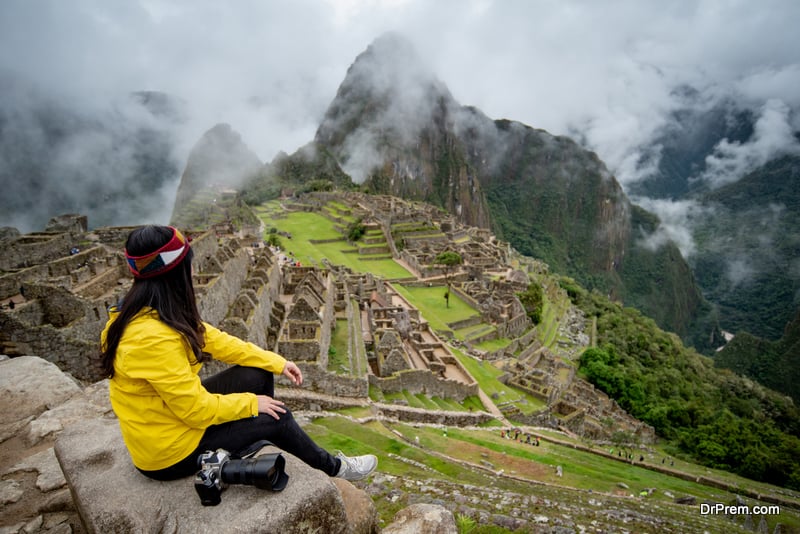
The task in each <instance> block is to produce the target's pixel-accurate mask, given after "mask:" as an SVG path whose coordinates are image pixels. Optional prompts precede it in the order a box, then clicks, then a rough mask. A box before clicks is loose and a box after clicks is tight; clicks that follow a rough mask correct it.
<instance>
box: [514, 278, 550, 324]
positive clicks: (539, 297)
mask: <svg viewBox="0 0 800 534" xmlns="http://www.w3.org/2000/svg"><path fill="white" fill-rule="evenodd" d="M517 297H518V298H519V301H520V303H522V305H523V306H524V307H525V312H526V313H527V314H528V317H530V319H531V321H533V324H539V322H540V321H541V320H542V307H543V306H544V292H543V291H542V286H540V285H539V284H536V283H533V284H529V285H528V288H527V289H526V290H525V291H523V292H522V293H517Z"/></svg>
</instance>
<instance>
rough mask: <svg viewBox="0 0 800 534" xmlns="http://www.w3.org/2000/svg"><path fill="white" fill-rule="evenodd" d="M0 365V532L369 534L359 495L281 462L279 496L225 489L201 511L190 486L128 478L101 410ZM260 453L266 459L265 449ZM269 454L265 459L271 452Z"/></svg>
mask: <svg viewBox="0 0 800 534" xmlns="http://www.w3.org/2000/svg"><path fill="white" fill-rule="evenodd" d="M2 358H4V359H3V360H2V361H0V475H1V476H2V480H1V481H0V502H2V506H3V514H0V532H3V533H4V534H6V533H8V534H11V533H21V532H25V533H30V532H41V533H50V532H52V533H64V532H75V533H80V532H103V533H104V532H161V531H169V532H176V533H178V532H191V533H195V532H230V531H232V530H233V531H237V532H290V533H291V532H298V533H300V532H303V533H305V532H310V531H317V532H326V533H327V532H331V533H348V534H351V533H352V534H357V533H372V532H377V529H378V527H377V515H376V510H375V506H374V505H373V503H372V501H371V499H370V498H369V496H367V494H366V493H364V492H363V491H362V490H360V489H358V488H356V487H355V486H353V485H352V484H351V483H349V482H347V481H344V480H335V481H333V480H332V479H330V478H329V477H328V476H326V475H324V474H322V473H321V472H319V471H316V470H314V469H312V468H310V467H308V466H307V465H306V464H304V463H303V462H301V461H300V460H298V459H297V458H295V457H294V456H291V455H289V454H286V453H283V455H284V458H285V459H286V472H287V473H288V474H289V476H290V480H289V484H288V485H287V487H286V488H285V489H284V490H283V491H282V492H270V491H267V490H261V489H257V488H255V487H253V486H247V485H236V486H230V487H229V488H228V489H227V490H226V491H225V492H224V493H223V495H222V503H221V504H219V505H218V506H217V507H203V506H201V504H200V502H199V498H198V496H197V494H196V492H195V490H194V485H193V482H192V480H187V479H184V480H178V481H174V482H156V481H152V480H150V479H148V478H146V477H144V476H143V475H141V474H140V473H138V472H137V471H136V469H135V468H134V467H133V465H132V464H131V461H130V457H129V456H128V453H127V450H126V449H125V446H124V443H123V442H122V438H121V436H120V433H119V426H118V423H117V420H116V418H115V417H114V415H113V412H112V410H111V407H110V404H109V401H108V382H107V381H101V382H97V383H95V384H92V385H90V386H88V387H81V386H80V385H79V384H78V383H77V382H76V381H75V380H73V379H72V378H71V377H70V376H69V375H67V374H65V373H63V372H62V371H60V370H59V369H58V367H56V366H55V365H54V364H52V363H50V362H48V361H46V360H44V359H42V358H38V357H34V356H20V357H17V358H7V357H5V356H3V357H2ZM262 452H269V449H267V450H266V451H262ZM273 452H274V451H273Z"/></svg>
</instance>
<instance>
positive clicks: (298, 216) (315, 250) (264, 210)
mask: <svg viewBox="0 0 800 534" xmlns="http://www.w3.org/2000/svg"><path fill="white" fill-rule="evenodd" d="M257 213H258V214H259V216H260V217H261V218H262V220H263V221H264V223H265V224H266V226H267V228H270V227H274V228H276V229H277V230H278V231H280V232H288V233H289V234H291V236H292V238H291V239H288V238H287V237H284V236H279V239H280V242H281V247H282V248H283V249H284V251H285V252H286V253H287V254H290V255H292V256H293V257H294V258H295V259H296V260H297V261H299V262H300V263H301V265H322V260H323V259H327V260H328V261H329V262H331V263H333V264H334V265H342V266H345V267H349V268H350V269H352V270H353V271H356V272H360V273H366V272H371V273H374V274H375V275H377V276H380V277H382V278H387V279H397V278H410V277H411V276H412V275H411V273H409V272H408V271H407V270H406V269H405V268H403V267H402V266H401V265H400V264H398V263H397V262H396V261H394V260H393V259H391V258H385V259H380V260H371V259H369V256H362V255H359V254H358V247H357V246H353V245H351V244H350V243H348V242H347V241H346V240H345V237H344V236H343V235H342V234H341V232H339V231H338V230H337V229H336V225H335V224H334V223H333V222H332V221H331V220H330V219H327V218H325V217H323V216H322V215H320V214H319V213H314V212H286V213H285V214H283V215H281V216H280V217H274V216H273V215H274V213H275V208H274V206H273V207H270V206H268V205H264V206H262V207H261V210H259V211H257ZM329 239H340V240H341V241H335V242H333V243H311V242H310V241H311V240H329Z"/></svg>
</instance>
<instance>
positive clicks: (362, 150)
mask: <svg viewBox="0 0 800 534" xmlns="http://www.w3.org/2000/svg"><path fill="white" fill-rule="evenodd" d="M460 109H461V108H460V106H459V105H458V104H457V103H456V102H455V100H454V99H453V97H452V96H451V95H450V92H449V91H448V89H447V87H445V86H444V84H442V82H440V81H439V80H437V79H436V77H435V76H434V75H433V73H432V72H431V71H430V70H429V69H428V68H427V67H425V65H424V63H423V62H422V60H421V58H419V57H418V56H417V54H416V52H415V50H414V49H413V47H412V46H411V45H410V44H409V43H408V42H407V41H405V40H404V39H402V38H400V37H398V36H397V35H394V34H387V35H385V36H383V37H381V38H379V39H377V40H376V41H375V42H374V43H373V44H372V45H371V46H370V47H369V48H367V50H366V51H365V52H363V53H362V54H361V55H359V56H358V57H357V58H356V60H355V62H354V63H353V64H352V65H351V67H350V69H349V70H348V71H347V76H346V77H345V79H344V81H343V82H342V84H341V85H340V87H339V91H338V93H337V95H336V98H335V99H334V100H333V102H332V103H331V105H330V106H329V108H328V110H327V112H326V113H325V117H324V118H323V120H322V123H321V124H320V126H319V128H318V130H317V134H316V137H315V141H316V143H318V144H319V145H321V146H324V147H326V148H327V149H328V150H329V151H330V152H331V153H332V154H333V155H334V156H335V157H336V158H337V159H338V161H339V163H340V165H341V167H342V169H343V170H344V171H345V172H347V173H348V174H349V175H350V176H351V177H352V178H353V181H355V182H356V183H363V184H364V186H366V187H367V188H368V189H369V190H370V191H371V192H375V193H383V194H391V195H396V196H400V197H404V198H409V199H414V200H423V201H426V202H430V203H431V204H435V205H438V206H441V207H443V208H444V209H446V210H447V211H449V212H451V213H453V214H455V215H456V216H457V217H458V218H459V219H460V220H461V221H462V222H464V223H466V224H469V225H472V226H480V227H483V228H488V227H489V226H490V224H491V217H490V215H489V209H488V206H487V204H486V199H485V195H484V194H483V192H482V191H481V185H480V181H479V179H478V177H477V176H476V173H475V169H474V168H473V167H472V166H471V165H469V163H468V154H467V150H468V148H467V146H466V145H465V143H464V140H463V139H461V138H460V137H459V136H458V134H457V131H456V126H455V123H456V121H457V120H458V118H457V114H458V113H459V112H460Z"/></svg>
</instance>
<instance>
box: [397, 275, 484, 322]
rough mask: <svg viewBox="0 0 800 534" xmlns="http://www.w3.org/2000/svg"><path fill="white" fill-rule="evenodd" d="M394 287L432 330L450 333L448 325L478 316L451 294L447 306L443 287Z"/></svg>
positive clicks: (472, 309)
mask: <svg viewBox="0 0 800 534" xmlns="http://www.w3.org/2000/svg"><path fill="white" fill-rule="evenodd" d="M394 287H395V289H397V292H398V293H400V294H401V295H403V296H404V297H405V298H406V299H408V301H409V302H410V303H411V304H412V305H413V306H415V307H416V308H417V309H418V310H419V311H420V313H421V314H422V316H423V317H424V318H425V319H426V320H427V321H428V323H429V324H430V325H431V328H432V329H433V330H436V331H440V332H451V331H452V330H450V327H449V326H447V324H448V323H452V322H455V321H462V320H464V319H468V318H470V317H472V316H475V315H478V312H477V311H476V310H475V309H474V308H472V306H470V305H469V304H467V303H466V302H465V301H463V300H461V298H459V296H458V295H457V294H456V293H453V292H451V293H450V305H449V306H447V303H446V302H445V299H444V293H445V291H446V290H445V288H444V287H443V286H433V287H412V286H404V285H402V284H395V285H394Z"/></svg>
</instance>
